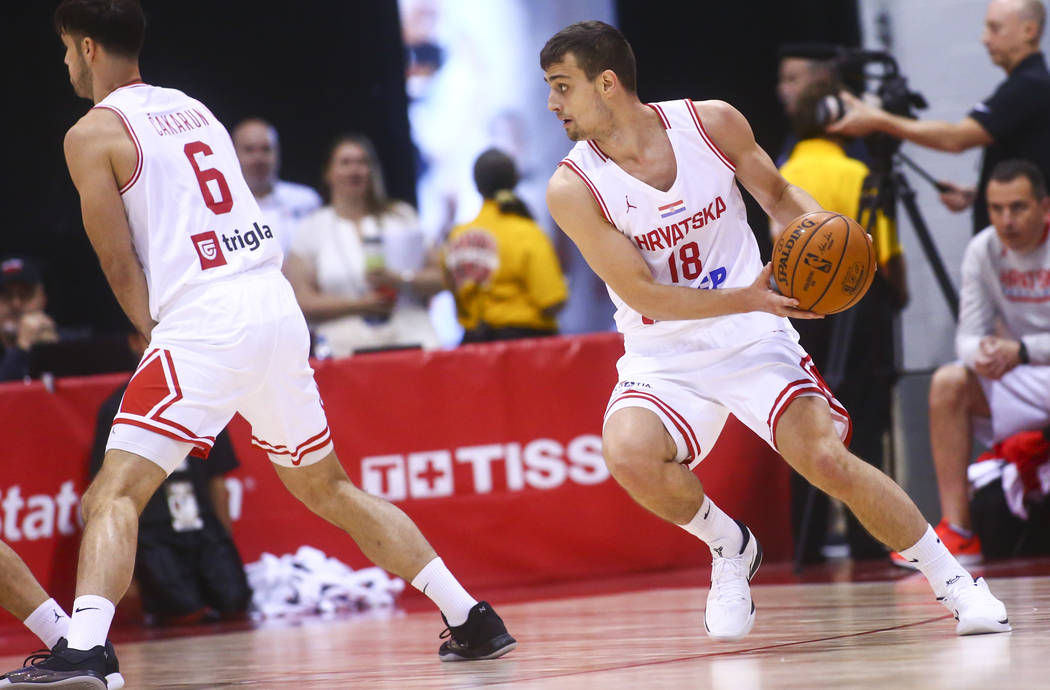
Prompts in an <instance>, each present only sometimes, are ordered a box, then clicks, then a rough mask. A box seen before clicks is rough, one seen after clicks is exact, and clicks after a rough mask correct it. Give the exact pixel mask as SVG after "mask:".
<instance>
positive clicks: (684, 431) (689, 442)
mask: <svg viewBox="0 0 1050 690" xmlns="http://www.w3.org/2000/svg"><path fill="white" fill-rule="evenodd" d="M626 398H638V399H639V400H648V401H649V402H651V403H653V404H654V405H656V407H657V408H659V409H660V411H662V412H663V413H664V414H665V415H667V418H668V419H670V420H671V424H673V425H674V427H675V428H676V429H678V433H679V434H681V435H682V438H683V439H684V440H685V446H686V450H687V451H688V457H687V458H686V459H685V461H686V462H688V461H690V460H693V459H694V458H697V457H699V456H700V443H699V442H698V441H697V440H696V434H695V433H694V432H693V428H692V427H691V426H689V422H687V421H686V420H685V417H683V416H682V415H680V414H678V412H676V411H675V409H674V408H672V407H671V406H670V405H668V404H667V403H665V402H664V401H663V400H660V398H658V397H656V396H655V395H653V394H652V393H645V392H643V391H638V390H633V389H632V390H629V391H625V392H624V393H623V394H621V395H619V396H617V398H616V399H615V400H613V401H612V402H611V403H609V407H612V406H613V405H615V404H616V403H618V402H619V401H621V400H624V399H626ZM606 411H608V408H607V409H606Z"/></svg>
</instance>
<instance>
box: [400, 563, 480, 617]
mask: <svg viewBox="0 0 1050 690" xmlns="http://www.w3.org/2000/svg"><path fill="white" fill-rule="evenodd" d="M412 586H413V587H415V588H416V589H418V590H419V591H420V592H422V593H423V594H426V595H427V596H428V597H430V600H431V601H433V602H434V603H435V604H437V607H438V608H439V609H441V613H443V614H445V620H447V621H448V624H449V626H451V627H456V626H457V625H463V624H464V623H466V622H467V614H469V613H470V609H471V608H473V607H474V605H475V604H477V603H478V600H477V599H475V598H474V597H472V596H470V594H468V593H467V590H465V589H463V585H461V584H459V581H458V580H456V578H455V577H453V575H452V573H451V572H450V571H449V569H448V568H446V567H445V562H444V561H442V560H441V559H440V558H435V559H434V560H432V561H430V562H429V563H427V564H426V565H425V566H423V569H422V570H420V571H419V574H418V575H416V576H415V577H414V578H413V579H412Z"/></svg>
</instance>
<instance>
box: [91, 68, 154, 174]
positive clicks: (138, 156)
mask: <svg viewBox="0 0 1050 690" xmlns="http://www.w3.org/2000/svg"><path fill="white" fill-rule="evenodd" d="M143 86H145V85H143ZM95 107H96V108H102V109H103V110H111V111H113V112H114V113H116V114H117V117H119V118H120V121H121V122H122V123H123V124H124V129H126V130H127V131H128V136H130V137H131V141H132V142H134V143H135V172H133V173H132V174H131V179H130V180H128V181H127V182H125V183H124V186H123V187H121V188H120V190H119V191H120V193H121V194H123V193H124V192H126V191H128V190H129V189H131V187H132V185H134V184H135V183H136V182H138V179H139V175H141V174H142V144H140V143H139V138H138V136H136V135H135V130H134V129H132V128H131V122H130V121H129V120H128V118H127V116H125V115H124V113H122V112H121V111H120V110H119V109H118V108H114V107H113V106H111V105H96V106H95Z"/></svg>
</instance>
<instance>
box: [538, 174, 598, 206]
mask: <svg viewBox="0 0 1050 690" xmlns="http://www.w3.org/2000/svg"><path fill="white" fill-rule="evenodd" d="M589 193H590V192H589V191H588V189H587V186H586V183H584V181H583V179H582V178H581V177H580V176H579V174H578V173H576V172H575V171H573V169H572V168H571V167H570V166H569V165H559V166H558V167H557V168H555V169H554V174H553V175H551V178H550V180H548V181H547V204H548V205H550V204H552V203H555V204H558V205H562V204H565V203H570V202H572V201H573V200H574V199H576V198H578V197H586V196H587V195H588V194H589Z"/></svg>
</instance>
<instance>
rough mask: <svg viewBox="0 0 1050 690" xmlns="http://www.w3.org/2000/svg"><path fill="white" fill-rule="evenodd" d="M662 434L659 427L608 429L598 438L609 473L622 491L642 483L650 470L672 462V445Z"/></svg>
mask: <svg viewBox="0 0 1050 690" xmlns="http://www.w3.org/2000/svg"><path fill="white" fill-rule="evenodd" d="M656 431H659V432H660V433H656ZM666 434H667V432H666V431H664V429H663V427H662V426H660V427H657V428H656V429H653V428H642V427H641V426H640V425H635V424H619V425H611V424H610V425H608V426H607V427H606V429H605V432H604V433H603V435H602V455H603V456H604V458H605V465H606V467H608V468H609V473H610V474H611V475H612V476H613V478H614V479H616V481H618V482H619V483H620V484H622V485H623V486H626V487H631V486H637V485H639V484H640V483H642V482H644V481H645V480H646V478H647V477H651V476H652V472H653V469H654V467H656V466H658V465H660V464H662V463H665V462H668V461H669V460H672V459H673V458H674V455H675V449H674V448H673V445H674V444H673V442H671V441H670V440H669V439H668V438H667V437H666ZM669 446H670V447H669Z"/></svg>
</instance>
